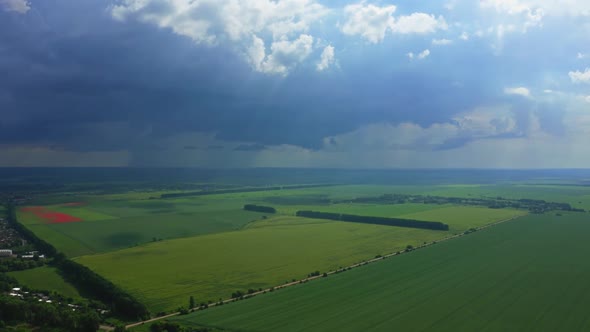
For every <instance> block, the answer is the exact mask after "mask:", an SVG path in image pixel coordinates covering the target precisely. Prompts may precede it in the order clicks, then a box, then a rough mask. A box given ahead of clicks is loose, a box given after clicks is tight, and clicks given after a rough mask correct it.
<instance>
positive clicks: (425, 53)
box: [418, 50, 430, 59]
mask: <svg viewBox="0 0 590 332" xmlns="http://www.w3.org/2000/svg"><path fill="white" fill-rule="evenodd" d="M429 55H430V50H424V51H422V52H420V54H418V59H426V58H427V57H428V56H429Z"/></svg>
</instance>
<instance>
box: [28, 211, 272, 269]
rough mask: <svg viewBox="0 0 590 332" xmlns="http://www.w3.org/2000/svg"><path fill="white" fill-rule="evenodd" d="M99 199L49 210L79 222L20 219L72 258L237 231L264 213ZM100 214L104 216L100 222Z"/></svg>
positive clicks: (30, 214) (31, 215) (34, 217)
mask: <svg viewBox="0 0 590 332" xmlns="http://www.w3.org/2000/svg"><path fill="white" fill-rule="evenodd" d="M177 201H179V202H175V203H171V202H163V201H160V200H142V201H130V202H121V201H99V202H95V203H93V204H89V205H88V206H82V207H60V206H55V205H53V206H47V208H48V209H50V210H52V211H59V212H63V213H68V214H70V215H73V216H75V217H78V218H81V219H83V220H84V221H82V222H72V223H61V224H48V223H47V222H45V221H44V220H42V219H40V218H38V217H36V216H35V215H34V214H32V213H26V212H19V221H21V222H22V223H23V224H25V225H26V226H27V227H28V228H30V229H31V230H32V231H33V232H35V234H37V235H38V236H40V237H41V238H43V239H45V240H47V241H48V242H49V243H51V244H53V245H54V246H55V247H56V248H57V249H58V250H60V251H61V252H63V253H65V254H66V255H68V256H70V257H76V256H81V255H88V254H93V253H99V252H106V251H112V250H116V249H121V248H127V247H130V246H135V245H138V244H141V243H146V242H150V241H153V239H154V238H156V239H169V238H178V237H189V236H195V235H200V234H210V233H217V232H222V231H231V230H236V229H239V228H241V227H243V226H244V225H246V224H247V223H249V222H251V221H254V220H257V219H260V218H261V217H262V215H263V214H261V213H258V212H250V211H244V210H242V209H241V207H242V205H240V204H239V203H241V201H240V202H239V203H234V204H232V203H231V202H230V203H228V202H225V204H223V203H224V202H216V203H217V204H203V203H202V202H188V203H187V202H186V201H183V200H177ZM101 216H103V217H102V218H101Z"/></svg>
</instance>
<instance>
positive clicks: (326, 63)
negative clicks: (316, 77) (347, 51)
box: [316, 45, 336, 71]
mask: <svg viewBox="0 0 590 332" xmlns="http://www.w3.org/2000/svg"><path fill="white" fill-rule="evenodd" d="M335 60H336V59H335V58H334V46H332V45H328V46H326V47H325V48H324V50H323V51H322V55H321V56H320V61H319V62H318V63H317V64H316V69H317V70H318V71H324V70H326V69H328V68H330V66H331V65H332V64H334V61H335Z"/></svg>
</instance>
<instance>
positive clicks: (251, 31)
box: [0, 0, 328, 75]
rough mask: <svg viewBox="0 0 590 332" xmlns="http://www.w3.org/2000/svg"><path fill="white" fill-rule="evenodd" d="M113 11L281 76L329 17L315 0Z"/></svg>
mask: <svg viewBox="0 0 590 332" xmlns="http://www.w3.org/2000/svg"><path fill="white" fill-rule="evenodd" d="M0 1H6V0H0ZM110 11H111V15H112V16H113V18H115V19H117V20H120V21H125V20H128V19H135V20H138V21H140V22H144V23H150V24H154V25H156V26H158V27H160V28H164V29H169V30H170V31H172V32H174V33H176V34H178V35H180V36H184V37H188V38H191V39H192V40H193V41H194V42H195V43H198V44H206V45H218V44H221V43H229V44H231V46H232V48H234V49H236V50H237V51H238V52H239V53H240V54H244V56H245V59H246V61H248V63H249V64H250V65H251V66H252V68H253V69H255V70H257V71H260V72H264V73H270V74H281V75H285V74H286V73H288V71H289V70H290V69H291V68H293V67H294V66H295V65H296V64H297V61H302V60H303V59H305V58H306V57H307V55H308V54H309V52H310V51H311V49H310V48H309V47H308V46H309V45H308V40H313V37H312V36H311V35H310V34H309V33H308V31H309V30H310V27H311V25H312V24H314V23H316V22H318V21H319V20H320V19H321V18H322V17H323V16H325V15H326V14H327V13H328V9H326V8H325V7H324V6H322V5H321V4H319V3H318V2H317V1H316V0H281V1H272V0H241V1H235V0H123V1H122V2H121V3H120V4H118V5H114V6H112V7H111V8H110ZM265 44H266V45H270V52H271V53H270V54H268V55H267V54H266V53H265Z"/></svg>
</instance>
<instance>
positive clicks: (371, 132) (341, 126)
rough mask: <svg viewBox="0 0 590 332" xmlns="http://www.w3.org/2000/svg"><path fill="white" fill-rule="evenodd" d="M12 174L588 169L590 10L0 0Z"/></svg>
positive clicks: (3, 159)
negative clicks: (121, 169)
mask: <svg viewBox="0 0 590 332" xmlns="http://www.w3.org/2000/svg"><path fill="white" fill-rule="evenodd" d="M0 166H8V167H19V166H56V167H58V166H80V167H82V166H134V167H206V168H237V167H329V168H590V1H587V0H564V1H557V0H536V1H533V0H479V1H473V0H470V1H468V0H448V1H411V0H400V1H342V0H332V1H326V0H275V1H271V0H119V1H114V0H84V1H79V0H0Z"/></svg>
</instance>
